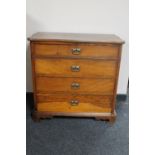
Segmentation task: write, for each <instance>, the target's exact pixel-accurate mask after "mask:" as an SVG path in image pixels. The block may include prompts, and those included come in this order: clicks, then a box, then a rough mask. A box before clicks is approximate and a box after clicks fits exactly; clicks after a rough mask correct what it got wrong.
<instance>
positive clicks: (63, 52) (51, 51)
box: [34, 44, 119, 58]
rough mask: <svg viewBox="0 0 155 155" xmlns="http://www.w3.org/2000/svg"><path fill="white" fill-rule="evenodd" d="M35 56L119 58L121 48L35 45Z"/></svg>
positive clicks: (79, 45)
mask: <svg viewBox="0 0 155 155" xmlns="http://www.w3.org/2000/svg"><path fill="white" fill-rule="evenodd" d="M34 51H35V54H36V55H38V56H74V57H77V56H80V57H99V58H101V57H105V58H117V57H118V52H119V47H118V46H114V45H113V46H112V45H84V44H72V45H51V44H49V45H48V44H35V45H34Z"/></svg>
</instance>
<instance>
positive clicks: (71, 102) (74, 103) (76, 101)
mask: <svg viewBox="0 0 155 155" xmlns="http://www.w3.org/2000/svg"><path fill="white" fill-rule="evenodd" d="M70 104H71V105H72V106H77V105H78V104H79V101H78V100H71V101H70Z"/></svg>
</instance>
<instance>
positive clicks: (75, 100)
mask: <svg viewBox="0 0 155 155" xmlns="http://www.w3.org/2000/svg"><path fill="white" fill-rule="evenodd" d="M36 98H37V110H38V111H42V112H68V113H69V112H111V103H112V96H101V95H72V94H70V95H69V94H63V95H62V94H60V95H59V94H43V95H42V94H37V96H36Z"/></svg>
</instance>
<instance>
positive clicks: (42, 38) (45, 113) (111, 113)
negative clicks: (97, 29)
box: [29, 33, 124, 122]
mask: <svg viewBox="0 0 155 155" xmlns="http://www.w3.org/2000/svg"><path fill="white" fill-rule="evenodd" d="M29 40H30V48H31V58H32V73H33V74H32V75H33V91H34V102H35V104H34V113H33V116H34V118H35V119H36V120H39V119H40V118H46V117H52V116H74V117H95V118H96V119H107V120H109V121H111V122H113V121H114V120H115V118H116V112H115V98H116V91H117V81H118V75H119V66H120V59H121V48H122V44H123V43H124V42H123V41H122V40H121V39H120V38H119V37H117V36H115V35H104V34H69V33H36V34H34V35H33V36H32V37H30V38H29Z"/></svg>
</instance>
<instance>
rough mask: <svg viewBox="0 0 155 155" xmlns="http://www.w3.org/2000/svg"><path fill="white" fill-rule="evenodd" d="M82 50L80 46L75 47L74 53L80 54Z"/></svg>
mask: <svg viewBox="0 0 155 155" xmlns="http://www.w3.org/2000/svg"><path fill="white" fill-rule="evenodd" d="M80 52H81V49H80V48H73V49H72V54H74V55H79V54H80Z"/></svg>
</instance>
